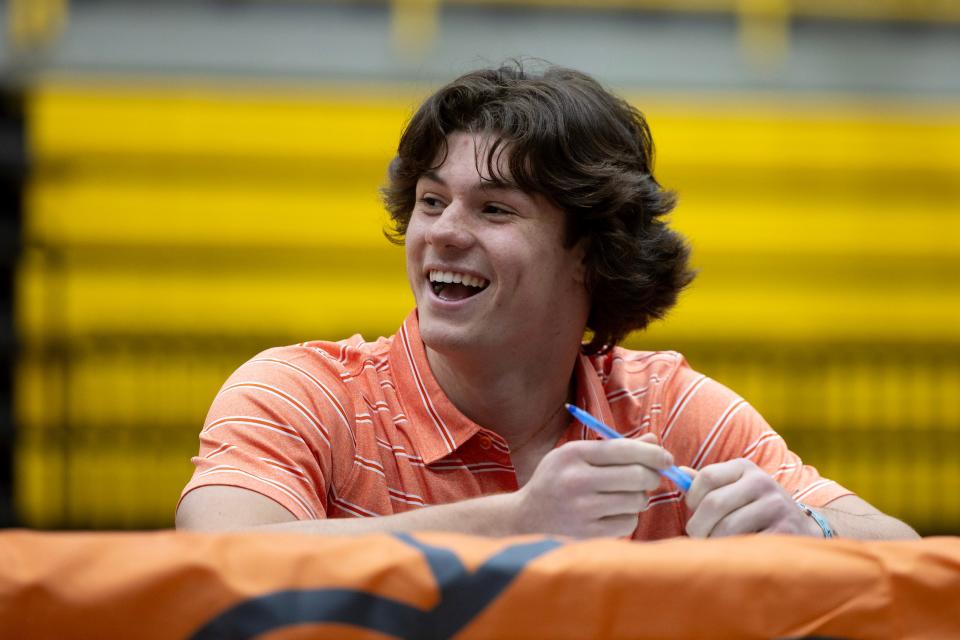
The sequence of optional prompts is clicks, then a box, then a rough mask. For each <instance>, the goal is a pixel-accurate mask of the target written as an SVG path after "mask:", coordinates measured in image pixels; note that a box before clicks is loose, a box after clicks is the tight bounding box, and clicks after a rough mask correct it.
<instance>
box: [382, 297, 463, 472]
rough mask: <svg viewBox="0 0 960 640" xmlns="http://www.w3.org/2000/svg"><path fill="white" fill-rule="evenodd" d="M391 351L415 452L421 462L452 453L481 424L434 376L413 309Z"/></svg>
mask: <svg viewBox="0 0 960 640" xmlns="http://www.w3.org/2000/svg"><path fill="white" fill-rule="evenodd" d="M390 351H391V353H390V359H391V361H392V365H391V366H392V368H393V370H394V375H395V376H396V383H397V394H398V395H399V396H400V402H401V404H403V409H404V412H405V413H406V414H407V419H408V420H409V425H410V427H411V428H412V429H414V430H415V432H414V433H412V434H411V436H412V438H414V442H416V443H417V444H416V446H417V453H418V454H419V455H420V457H421V458H423V461H424V463H426V464H432V463H434V462H436V461H437V460H439V459H441V458H443V457H444V456H448V455H450V454H451V453H453V452H454V451H455V450H456V449H457V448H458V447H460V446H461V445H462V444H463V443H464V442H466V441H467V440H469V439H470V438H471V437H473V436H474V435H475V434H476V433H477V432H478V431H479V430H480V428H481V427H480V425H478V424H476V423H475V422H473V421H472V420H470V418H468V417H466V416H465V415H463V414H462V413H460V410H459V409H457V408H456V407H455V406H454V405H453V403H452V402H450V399H449V398H447V396H446V394H445V393H444V392H443V389H441V388H440V384H439V383H438V382H437V379H436V378H434V377H433V371H431V370H430V363H429V362H428V361H427V352H426V349H425V348H424V346H423V340H421V339H420V322H419V320H418V318H417V310H416V309H414V310H413V311H411V312H410V314H409V315H408V316H407V318H406V320H404V321H403V325H402V326H401V327H400V331H398V332H397V334H396V335H395V336H394V339H393V344H392V345H391V347H390Z"/></svg>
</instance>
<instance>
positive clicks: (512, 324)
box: [406, 132, 589, 355]
mask: <svg viewBox="0 0 960 640" xmlns="http://www.w3.org/2000/svg"><path fill="white" fill-rule="evenodd" d="M488 141H490V142H492V140H490V138H488V137H484V136H475V135H473V134H467V133H462V132H456V133H453V134H451V135H450V136H448V138H447V149H448V151H447V156H446V159H445V161H444V163H443V164H442V165H441V166H440V167H438V168H437V169H434V170H433V171H430V172H428V173H426V174H425V175H423V176H422V177H421V178H420V179H419V181H418V182H417V190H416V204H415V206H414V210H413V214H412V216H411V218H410V224H409V226H408V227H407V233H406V258H407V277H408V278H409V280H410V286H411V288H412V289H413V295H414V297H415V298H416V301H417V309H418V313H419V319H420V332H421V336H422V338H423V341H424V343H425V344H426V345H427V347H428V348H429V349H432V350H434V351H436V352H439V353H452V352H463V351H464V350H468V351H474V350H481V351H478V352H479V353H492V354H497V355H503V354H505V353H510V354H518V355H519V354H523V353H527V352H530V353H533V354H536V353H539V352H540V351H538V350H542V349H551V348H562V349H568V348H570V345H571V344H575V345H579V343H580V339H581V338H582V336H583V331H584V327H585V325H586V319H587V314H588V311H589V297H588V295H587V291H586V288H585V285H584V277H583V276H584V269H583V252H582V249H581V247H580V246H579V245H577V246H574V247H573V248H569V249H568V248H566V247H564V243H563V239H564V214H563V212H562V211H561V210H560V209H558V208H557V207H555V206H553V205H552V204H550V203H549V202H548V201H547V200H546V198H544V197H543V196H541V195H539V194H531V193H526V192H523V191H521V190H519V189H517V188H516V187H513V186H511V185H510V184H509V176H507V175H504V174H505V173H506V170H505V168H504V167H505V165H504V164H503V163H501V168H502V170H501V171H499V172H498V173H500V174H501V176H500V177H502V178H507V180H501V179H498V178H497V177H495V176H487V175H483V177H482V178H483V179H482V178H481V175H480V173H478V166H480V167H485V165H486V163H485V162H483V161H482V160H483V159H484V158H485V154H483V151H484V145H485V144H486V143H487V142H488ZM478 153H479V154H480V155H479V158H480V160H481V161H480V162H478V160H477V159H478ZM504 159H505V158H504ZM495 178H496V179H495ZM491 179H492V181H491ZM491 349H496V350H497V351H490V350H491ZM504 349H506V350H508V351H501V350H504Z"/></svg>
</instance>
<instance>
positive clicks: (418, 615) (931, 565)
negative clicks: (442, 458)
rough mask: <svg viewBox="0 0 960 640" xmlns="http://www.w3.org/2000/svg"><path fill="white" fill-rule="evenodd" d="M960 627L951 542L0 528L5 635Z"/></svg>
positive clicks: (937, 634) (866, 633)
mask: <svg viewBox="0 0 960 640" xmlns="http://www.w3.org/2000/svg"><path fill="white" fill-rule="evenodd" d="M453 636H455V637H457V638H515V637H529V638H707V637H710V638H720V637H729V638H797V637H805V636H820V637H823V636H829V637H833V638H898V639H900V638H960V538H952V537H951V538H947V537H945V538H928V539H925V540H920V541H913V542H857V541H851V540H815V539H809V538H788V537H779V536H746V537H737V538H728V539H720V540H709V541H704V540H689V539H674V540H668V541H664V542H656V543H635V542H625V541H619V540H591V541H583V542H576V541H570V540H562V539H555V538H548V537H516V538H504V539H487V538H476V537H470V536H462V535H454V534H440V533H430V534H416V535H402V534H401V535H386V534H385V535H374V536H365V537H358V538H321V537H312V536H306V535H303V536H299V535H290V534H194V533H177V532H173V531H163V532H156V533H38V532H28V531H16V530H14V531H6V532H2V533H0V638H4V639H6V638H28V639H31V640H33V639H38V638H57V639H59V638H98V639H99V638H138V639H151V638H197V639H207V638H252V637H258V638H265V639H269V640H281V639H293V638H297V639H302V638H308V637H309V638H313V637H328V638H388V637H411V638H444V637H453Z"/></svg>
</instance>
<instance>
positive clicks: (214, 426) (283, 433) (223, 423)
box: [206, 418, 304, 442]
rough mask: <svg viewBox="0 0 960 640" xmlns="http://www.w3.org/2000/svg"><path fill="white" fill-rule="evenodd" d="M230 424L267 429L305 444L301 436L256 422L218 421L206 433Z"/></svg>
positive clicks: (238, 420)
mask: <svg viewBox="0 0 960 640" xmlns="http://www.w3.org/2000/svg"><path fill="white" fill-rule="evenodd" d="M228 424H242V425H245V426H248V427H255V428H257V429H266V430H267V431H273V432H274V433H279V434H280V435H282V436H285V437H287V438H290V439H291V440H296V441H297V442H304V440H303V438H302V437H301V436H300V435H299V434H296V433H290V432H289V431H286V430H284V429H276V428H274V427H268V426H267V425H265V424H261V423H260V422H256V421H252V420H240V419H236V418H234V419H231V420H224V421H222V422H221V421H219V420H218V421H217V423H216V424H214V425H213V426H211V427H209V428H208V429H206V432H207V433H209V432H211V431H213V430H214V429H219V428H220V427H222V426H224V425H228ZM271 424H276V423H271ZM279 426H282V427H287V428H288V429H293V427H290V426H288V425H279Z"/></svg>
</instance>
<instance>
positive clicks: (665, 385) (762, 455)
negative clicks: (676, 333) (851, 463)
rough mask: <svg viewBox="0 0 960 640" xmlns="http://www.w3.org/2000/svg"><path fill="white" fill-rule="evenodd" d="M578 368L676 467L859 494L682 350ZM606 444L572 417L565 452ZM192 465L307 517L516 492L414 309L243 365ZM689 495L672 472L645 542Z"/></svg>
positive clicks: (677, 522) (623, 356)
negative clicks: (714, 467) (452, 396)
mask: <svg viewBox="0 0 960 640" xmlns="http://www.w3.org/2000/svg"><path fill="white" fill-rule="evenodd" d="M575 375H576V382H577V395H578V402H579V405H580V406H582V407H584V408H586V409H587V411H589V412H591V413H592V414H594V415H595V416H597V417H599V418H600V419H601V420H603V421H604V422H606V423H607V424H609V425H611V426H613V427H614V428H616V429H617V430H618V431H619V432H620V433H622V434H623V435H624V436H626V437H637V436H640V435H642V434H644V433H646V432H648V431H652V432H654V433H656V434H657V435H658V436H659V437H660V440H661V442H662V443H663V445H664V446H665V447H666V448H667V449H669V450H670V451H671V452H672V453H673V455H674V458H675V459H676V462H677V464H682V465H688V466H691V467H694V468H701V467H703V466H705V465H709V464H711V463H714V462H720V461H724V460H730V459H734V458H741V457H742V458H747V459H749V460H752V461H754V462H755V463H756V464H757V465H758V466H760V467H761V468H763V469H765V470H766V471H767V472H768V473H770V474H771V475H772V476H773V477H774V478H776V480H777V481H778V482H779V483H780V484H781V485H782V486H783V487H785V488H786V489H787V490H788V491H789V492H791V493H792V494H793V495H794V497H796V498H797V499H802V500H803V501H804V502H806V503H808V504H811V505H813V506H822V505H824V504H826V503H827V502H829V501H830V500H833V499H835V498H838V497H840V496H842V495H847V494H849V493H850V492H849V491H847V490H845V489H844V488H843V487H841V486H839V485H837V484H836V483H835V482H833V481H831V480H827V479H824V478H821V477H820V475H819V474H818V473H817V471H816V469H814V468H813V467H810V466H806V465H804V464H803V463H802V462H801V460H800V459H799V458H798V457H797V456H796V455H795V454H794V453H792V452H791V451H790V450H789V449H788V448H787V446H786V444H785V443H784V441H783V439H782V438H781V437H780V436H779V435H777V433H776V432H774V431H773V430H772V429H771V428H770V427H769V426H768V425H767V423H766V422H765V421H764V419H763V418H762V417H761V416H760V415H759V414H758V413H757V412H756V411H755V410H754V409H753V408H752V407H751V406H750V405H749V404H747V403H746V402H745V401H744V400H743V399H741V398H739V397H738V396H737V395H736V394H734V393H733V392H732V391H730V390H729V389H727V388H726V387H724V386H723V385H721V384H719V383H717V382H714V381H713V380H711V379H709V378H707V377H706V376H704V375H701V374H699V373H697V372H696V371H693V370H692V369H690V367H689V366H687V364H686V362H685V361H684V359H683V357H682V356H681V355H680V354H678V353H675V352H672V351H658V352H643V351H630V350H626V349H622V348H615V349H613V350H611V351H610V352H608V353H606V354H604V355H600V356H592V357H587V356H583V355H581V356H580V358H579V360H578V362H577V365H576V372H575ZM596 438H598V436H597V435H595V434H594V433H593V432H592V431H590V430H588V429H586V428H585V427H583V426H582V425H580V424H579V423H578V422H574V421H571V423H570V425H569V427H568V428H567V430H566V432H565V433H564V435H563V436H562V437H561V438H560V440H559V441H558V442H557V446H560V445H562V444H563V443H565V442H568V441H570V440H582V439H596ZM193 463H194V465H195V471H194V474H193V477H192V479H191V480H190V482H189V483H188V484H187V486H186V487H185V488H184V490H183V494H182V496H183V495H186V494H187V493H188V492H190V491H192V490H193V489H196V488H197V487H201V486H206V485H230V486H236V487H243V488H245V489H250V490H252V491H256V492H258V493H260V494H263V495H265V496H267V497H268V498H271V499H272V500H274V501H276V502H278V503H279V504H281V505H282V506H284V507H285V508H286V509H287V510H289V511H290V512H291V513H292V514H293V515H294V516H295V517H297V518H299V519H310V518H325V517H326V518H341V517H363V516H381V515H389V514H394V513H399V512H403V511H407V510H410V509H416V508H418V507H423V506H427V505H436V504H444V503H449V502H454V501H459V500H466V499H468V498H474V497H479V496H483V495H488V494H492V493H500V492H505V491H514V490H516V489H517V488H518V484H517V477H516V473H515V470H514V467H513V465H512V464H511V460H510V449H509V447H508V445H507V442H506V441H505V440H504V439H503V438H501V437H500V436H499V435H498V434H497V433H495V432H493V431H490V430H488V429H485V428H483V427H481V426H480V425H478V424H475V423H474V422H472V421H471V420H470V419H468V418H467V417H466V416H464V415H463V414H462V413H460V411H459V410H457V408H456V407H455V406H453V404H452V403H451V402H450V400H449V399H447V397H446V396H445V395H444V393H443V391H442V390H441V388H440V386H439V384H438V383H437V381H436V380H435V379H434V377H433V374H432V373H431V371H430V366H429V364H428V362H427V357H426V352H425V350H424V346H423V343H422V342H421V340H420V334H419V328H418V323H417V315H416V311H413V312H412V313H411V314H410V315H409V316H408V317H407V319H406V320H405V321H404V323H403V325H402V326H401V328H400V330H399V331H398V332H397V333H396V334H395V335H393V336H391V337H390V338H380V339H378V340H376V341H375V342H365V341H364V340H363V338H362V337H360V336H359V335H356V336H353V337H352V338H349V339H347V340H342V341H340V342H305V343H301V344H299V345H294V346H288V347H279V348H275V349H269V350H267V351H264V352H263V353H261V354H259V355H258V356H256V357H254V358H253V359H252V360H250V361H248V362H247V363H245V364H244V365H242V366H241V367H240V368H239V369H237V371H236V372H235V373H234V374H233V375H232V376H230V378H229V379H228V380H227V381H226V383H224V385H223V388H222V389H221V390H220V392H219V394H218V395H217V396H216V398H215V399H214V401H213V405H212V406H211V408H210V412H209V415H208V416H207V420H206V422H205V424H204V427H203V430H202V431H201V432H200V453H199V455H197V456H196V457H194V458H193ZM182 496H181V498H182ZM681 498H682V496H681V493H680V492H679V491H677V490H676V488H675V487H674V486H673V485H672V484H670V483H669V482H668V481H666V480H664V481H663V483H662V484H661V485H660V487H659V488H658V489H657V490H656V491H654V492H652V493H651V495H650V501H649V507H648V508H647V510H646V511H645V512H644V513H642V514H641V515H640V519H639V524H638V526H637V530H636V531H635V532H634V538H636V539H642V540H653V539H660V538H667V537H673V536H678V535H683V534H684V525H685V523H686V521H687V519H688V518H689V517H690V513H689V512H688V510H687V509H686V506H685V505H684V504H683V502H682V499H681Z"/></svg>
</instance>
